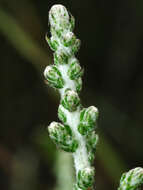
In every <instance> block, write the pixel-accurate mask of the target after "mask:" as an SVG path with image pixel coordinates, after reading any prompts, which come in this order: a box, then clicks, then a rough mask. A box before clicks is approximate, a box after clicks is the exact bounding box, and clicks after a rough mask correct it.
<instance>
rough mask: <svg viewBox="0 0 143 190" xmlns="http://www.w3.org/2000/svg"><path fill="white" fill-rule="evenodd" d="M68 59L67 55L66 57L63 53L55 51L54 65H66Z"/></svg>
mask: <svg viewBox="0 0 143 190" xmlns="http://www.w3.org/2000/svg"><path fill="white" fill-rule="evenodd" d="M68 57H69V55H66V54H65V53H64V52H62V51H61V50H60V51H56V52H55V53H54V63H55V64H56V65H59V64H67V63H68Z"/></svg>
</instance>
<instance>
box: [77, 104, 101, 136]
mask: <svg viewBox="0 0 143 190" xmlns="http://www.w3.org/2000/svg"><path fill="white" fill-rule="evenodd" d="M97 117H98V110H97V108H96V107H94V106H90V107H89V108H84V109H83V110H82V111H81V112H80V124H79V125H78V131H79V132H80V133H81V134H82V135H85V134H87V133H88V132H89V131H92V130H93V129H94V126H95V122H96V119H97Z"/></svg>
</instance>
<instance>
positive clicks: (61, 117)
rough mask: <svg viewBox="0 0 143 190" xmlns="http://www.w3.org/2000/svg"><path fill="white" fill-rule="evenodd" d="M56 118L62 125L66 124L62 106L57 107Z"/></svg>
mask: <svg viewBox="0 0 143 190" xmlns="http://www.w3.org/2000/svg"><path fill="white" fill-rule="evenodd" d="M58 117H59V119H60V120H61V121H62V122H63V123H66V121H67V117H66V114H65V113H64V111H63V106H62V105H59V108H58Z"/></svg>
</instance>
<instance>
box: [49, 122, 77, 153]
mask: <svg viewBox="0 0 143 190" xmlns="http://www.w3.org/2000/svg"><path fill="white" fill-rule="evenodd" d="M48 131H49V136H50V137H51V139H52V140H53V141H54V142H55V144H56V145H57V146H58V147H59V148H61V149H62V150H64V151H67V152H75V151H76V149H77V147H78V142H77V140H76V139H75V138H74V137H73V135H72V131H71V129H70V127H69V126H67V125H62V124H60V123H57V122H52V123H51V124H50V126H49V127H48Z"/></svg>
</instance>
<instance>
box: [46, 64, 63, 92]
mask: <svg viewBox="0 0 143 190" xmlns="http://www.w3.org/2000/svg"><path fill="white" fill-rule="evenodd" d="M44 76H45V78H46V80H47V81H48V83H49V85H50V86H52V87H55V88H63V86H64V80H63V78H62V75H61V73H60V71H59V70H58V68H57V67H56V66H54V65H52V66H51V65H49V66H47V67H46V69H45V71H44Z"/></svg>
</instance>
